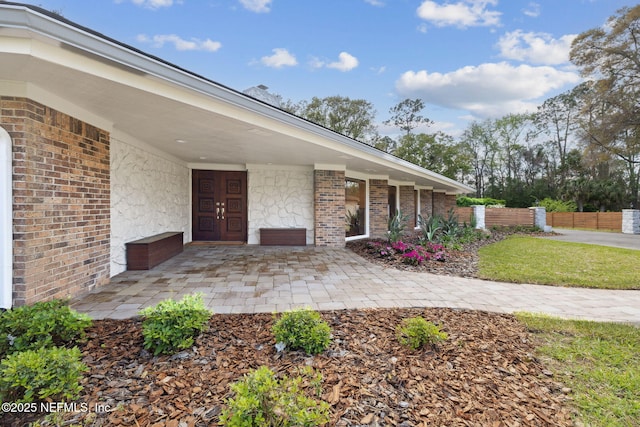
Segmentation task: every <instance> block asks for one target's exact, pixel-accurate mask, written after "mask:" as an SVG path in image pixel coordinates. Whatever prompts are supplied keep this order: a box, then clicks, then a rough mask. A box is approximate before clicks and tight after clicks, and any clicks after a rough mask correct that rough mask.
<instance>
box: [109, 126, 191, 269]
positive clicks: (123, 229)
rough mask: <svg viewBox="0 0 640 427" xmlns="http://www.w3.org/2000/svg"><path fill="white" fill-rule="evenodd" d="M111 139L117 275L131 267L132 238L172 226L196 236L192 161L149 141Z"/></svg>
mask: <svg viewBox="0 0 640 427" xmlns="http://www.w3.org/2000/svg"><path fill="white" fill-rule="evenodd" d="M129 138H130V137H127V136H126V135H117V136H116V135H113V136H112V139H111V256H110V257H111V275H112V276H114V275H116V274H118V273H121V272H123V271H125V270H126V267H127V259H126V246H125V244H126V243H127V242H131V241H133V240H138V239H141V238H144V237H149V236H153V235H154V234H159V233H164V232H166V231H182V232H183V233H184V242H185V243H186V242H190V241H191V222H190V212H191V211H190V198H189V195H190V194H191V180H190V172H189V168H188V167H187V165H186V164H185V163H183V162H181V161H179V160H177V159H172V158H171V157H170V156H168V155H164V154H163V153H160V152H158V151H156V150H155V149H153V148H151V147H148V146H146V145H145V144H143V143H141V142H139V141H136V142H135V143H133V141H129V142H124V141H125V140H128V139H129Z"/></svg>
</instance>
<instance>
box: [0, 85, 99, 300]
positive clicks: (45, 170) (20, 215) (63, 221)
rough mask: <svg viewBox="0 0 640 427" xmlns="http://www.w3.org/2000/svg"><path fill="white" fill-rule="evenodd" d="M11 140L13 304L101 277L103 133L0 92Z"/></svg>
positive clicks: (0, 111) (69, 291) (68, 292)
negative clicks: (3, 95)
mask: <svg viewBox="0 0 640 427" xmlns="http://www.w3.org/2000/svg"><path fill="white" fill-rule="evenodd" d="M0 125H1V126H2V127H3V128H5V129H6V130H7V132H9V134H10V135H11V138H12V140H13V212H14V218H13V253H14V260H13V303H14V305H16V306H19V305H24V304H32V303H34V302H37V301H41V300H49V299H53V298H65V297H70V296H73V295H77V294H79V293H82V292H84V291H88V290H90V289H92V288H94V287H95V286H98V285H101V284H104V283H106V282H108V280H109V237H110V232H111V230H110V209H109V205H110V174H109V155H110V154H109V151H110V150H109V133H108V132H106V131H104V130H101V129H98V128H96V127H94V126H92V125H90V124H88V123H84V122H82V121H80V120H78V119H75V118H73V117H70V116H68V115H66V114H64V113H61V112H59V111H56V110H53V109H51V108H49V107H47V106H45V105H42V104H39V103H37V102H34V101H32V100H29V99H26V98H13V97H0Z"/></svg>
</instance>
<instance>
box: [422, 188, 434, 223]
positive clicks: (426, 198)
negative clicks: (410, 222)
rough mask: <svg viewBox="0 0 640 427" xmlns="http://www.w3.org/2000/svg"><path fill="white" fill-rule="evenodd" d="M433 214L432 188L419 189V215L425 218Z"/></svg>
mask: <svg viewBox="0 0 640 427" xmlns="http://www.w3.org/2000/svg"><path fill="white" fill-rule="evenodd" d="M431 215H433V190H420V216H422V218H424V219H425V220H426V219H427V218H429V217H430V216H431Z"/></svg>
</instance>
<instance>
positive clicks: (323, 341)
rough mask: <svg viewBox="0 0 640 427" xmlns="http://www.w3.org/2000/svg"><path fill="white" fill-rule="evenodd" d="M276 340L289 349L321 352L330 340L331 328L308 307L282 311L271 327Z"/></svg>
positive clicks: (312, 352)
mask: <svg viewBox="0 0 640 427" xmlns="http://www.w3.org/2000/svg"><path fill="white" fill-rule="evenodd" d="M271 330H272V332H273V334H274V335H275V338H276V342H277V343H282V344H284V345H285V346H286V347H288V348H289V349H291V350H304V351H305V352H306V353H307V354H318V353H322V352H323V351H324V350H326V349H327V348H328V347H329V343H330V342H331V328H330V327H329V325H328V324H327V322H325V321H324V320H322V318H321V317H320V313H318V312H317V311H312V310H310V309H299V310H292V311H288V312H286V313H283V314H282V316H281V317H280V318H279V319H278V320H276V322H275V323H274V324H273V326H272V328H271Z"/></svg>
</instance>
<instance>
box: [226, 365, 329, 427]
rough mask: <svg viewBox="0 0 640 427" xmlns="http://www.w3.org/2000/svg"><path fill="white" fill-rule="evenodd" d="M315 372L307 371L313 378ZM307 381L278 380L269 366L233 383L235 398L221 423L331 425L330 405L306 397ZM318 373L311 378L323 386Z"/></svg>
mask: <svg viewBox="0 0 640 427" xmlns="http://www.w3.org/2000/svg"><path fill="white" fill-rule="evenodd" d="M311 372H312V371H311V369H310V368H309V370H307V371H306V373H307V374H309V375H310V373H311ZM303 380H304V379H303V378H302V377H300V376H297V377H295V378H288V377H286V376H285V377H283V378H282V379H281V380H278V378H276V375H275V374H274V372H273V371H272V370H271V369H269V368H267V367H266V366H261V367H260V368H258V369H256V370H254V371H252V372H250V373H248V374H247V375H245V376H244V378H243V379H242V380H240V381H238V382H236V383H233V384H231V390H232V391H233V392H234V393H235V397H234V398H230V399H228V400H227V408H225V409H224V410H223V411H222V413H221V415H220V422H221V423H222V425H224V426H230V427H236V426H238V427H254V426H255V427H258V426H259V427H262V426H265V427H272V426H273V427H275V426H277V427H287V426H318V425H322V424H326V423H328V422H329V405H328V404H327V403H326V402H322V401H320V402H318V401H316V400H314V399H312V398H310V397H308V396H306V395H305V394H304V391H303V390H302V389H301V387H300V386H301V384H302V382H303ZM321 380H322V377H321V376H320V375H319V374H318V375H317V376H315V378H311V382H312V383H314V382H315V383H319V382H320V381H321Z"/></svg>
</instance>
